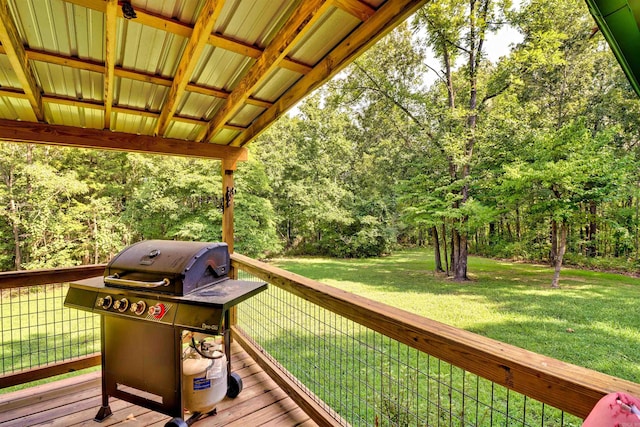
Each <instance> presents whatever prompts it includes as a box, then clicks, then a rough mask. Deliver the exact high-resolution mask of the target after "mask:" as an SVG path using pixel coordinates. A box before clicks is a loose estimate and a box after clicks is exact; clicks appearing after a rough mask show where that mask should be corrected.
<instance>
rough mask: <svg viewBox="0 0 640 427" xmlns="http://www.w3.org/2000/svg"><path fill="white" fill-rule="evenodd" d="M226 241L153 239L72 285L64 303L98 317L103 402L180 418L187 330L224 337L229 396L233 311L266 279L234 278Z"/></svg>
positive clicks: (232, 390)
mask: <svg viewBox="0 0 640 427" xmlns="http://www.w3.org/2000/svg"><path fill="white" fill-rule="evenodd" d="M230 267H231V265H230V259H229V252H228V248H227V245H226V244H225V243H202V242H177V241H164V240H149V241H143V242H140V243H137V244H134V245H131V246H129V247H127V248H126V249H124V250H123V251H122V252H120V253H119V254H118V255H116V256H115V257H114V258H113V259H112V260H111V262H109V264H108V266H107V268H106V270H105V275H104V277H102V276H101V277H94V278H91V279H87V280H83V281H79V282H75V283H71V284H70V286H69V291H68V292H67V296H66V299H65V305H66V306H68V307H73V308H77V309H80V310H85V311H90V312H93V313H97V314H100V315H101V326H102V408H100V410H99V412H98V414H97V415H96V418H95V419H96V421H102V420H104V419H105V418H106V417H108V416H109V415H111V409H110V407H109V396H113V397H117V398H120V399H123V400H126V401H128V402H132V403H134V404H137V405H141V406H144V407H146V408H149V409H152V410H156V411H159V412H162V413H164V414H167V415H171V416H173V417H182V416H183V411H184V406H183V399H182V364H181V357H182V348H183V332H184V331H192V332H201V333H204V334H207V335H223V337H224V346H225V352H226V355H227V387H228V389H227V396H229V397H236V396H237V394H238V393H240V391H241V389H242V381H241V380H240V377H239V376H238V375H237V374H232V373H231V369H230V368H231V358H230V336H229V328H228V327H229V310H230V309H231V307H233V306H235V305H236V304H238V303H240V302H241V301H243V300H245V299H247V298H249V297H251V296H253V295H255V294H257V293H258V292H261V291H263V290H265V289H266V287H267V284H266V283H260V282H247V281H239V280H232V279H230V278H229V276H228V274H229V270H230Z"/></svg>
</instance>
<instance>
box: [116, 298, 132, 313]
mask: <svg viewBox="0 0 640 427" xmlns="http://www.w3.org/2000/svg"><path fill="white" fill-rule="evenodd" d="M113 308H114V309H116V310H118V311H119V312H120V313H124V312H125V311H127V308H129V300H127V299H126V298H122V299H120V300H118V301H116V302H114V303H113Z"/></svg>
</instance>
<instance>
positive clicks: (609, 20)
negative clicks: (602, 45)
mask: <svg viewBox="0 0 640 427" xmlns="http://www.w3.org/2000/svg"><path fill="white" fill-rule="evenodd" d="M586 2H587V5H588V6H589V11H590V12H591V15H593V17H594V19H595V20H596V22H597V24H598V27H599V28H600V31H602V34H603V35H604V37H605V39H606V40H607V42H608V43H609V46H611V50H612V51H613V53H614V55H615V57H616V58H617V60H618V62H619V63H620V66H621V67H622V69H623V71H624V73H625V74H626V76H627V78H628V79H629V82H630V83H631V86H632V87H633V89H634V90H635V91H636V93H637V94H638V95H639V96H640V28H639V21H640V0H615V1H611V0H586Z"/></svg>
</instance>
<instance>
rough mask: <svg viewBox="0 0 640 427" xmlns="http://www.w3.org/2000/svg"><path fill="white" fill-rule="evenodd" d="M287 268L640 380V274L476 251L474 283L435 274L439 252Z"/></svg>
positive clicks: (288, 264)
mask: <svg viewBox="0 0 640 427" xmlns="http://www.w3.org/2000/svg"><path fill="white" fill-rule="evenodd" d="M275 263H276V264H277V265H278V266H280V267H282V268H285V269H287V270H290V271H293V272H295V273H298V274H301V275H303V276H306V277H309V278H312V279H315V280H319V281H321V282H324V283H326V284H329V285H331V286H335V287H338V288H341V289H344V290H346V291H349V292H353V293H355V294H359V295H363V296H366V297H368V298H371V299H374V300H377V301H381V302H384V303H386V304H389V305H391V306H395V307H398V308H402V309H405V310H407V311H410V312H413V313H417V314H420V315H423V316H425V317H428V318H431V319H434V320H437V321H440V322H443V323H446V324H449V325H452V326H456V327H459V328H463V329H466V330H469V331H472V332H476V333H478V334H481V335H484V336H487V337H490V338H493V339H497V340H500V341H503V342H507V343H509V344H513V345H516V346H519V347H522V348H525V349H528V350H531V351H535V352H537V353H541V354H544V355H547V356H550V357H554V358H557V359H560V360H563V361H566V362H569V363H573V364H576V365H580V366H584V367H587V368H591V369H594V370H597V371H601V372H604V373H607V374H610V375H614V376H618V377H621V378H625V379H628V380H631V381H635V382H640V363H639V362H640V316H638V315H637V312H638V311H637V309H636V305H637V302H638V301H640V279H637V278H634V277H629V276H624V275H619V274H612V273H603V272H594V271H584V270H576V269H568V268H565V269H563V271H562V274H561V282H560V283H561V288H560V289H551V288H550V284H551V278H552V275H553V270H552V269H551V268H550V267H547V266H544V265H531V264H522V263H514V262H508V261H496V260H490V259H484V258H476V257H470V259H469V276H470V278H471V280H470V281H468V282H455V281H453V280H451V279H450V278H447V277H445V275H443V274H435V273H434V271H433V270H434V267H433V254H432V252H430V251H428V250H408V251H402V252H398V253H395V254H393V255H392V256H389V257H383V258H376V259H362V260H360V259H353V260H334V259H325V258H299V259H277V260H275Z"/></svg>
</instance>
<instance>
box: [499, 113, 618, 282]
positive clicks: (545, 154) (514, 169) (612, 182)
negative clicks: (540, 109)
mask: <svg viewBox="0 0 640 427" xmlns="http://www.w3.org/2000/svg"><path fill="white" fill-rule="evenodd" d="M612 135H613V133H612V132H611V131H601V132H598V133H597V134H595V135H593V134H592V132H591V131H590V129H588V128H587V127H586V126H585V123H584V122H572V123H568V124H566V125H565V126H563V127H562V128H561V129H559V130H558V131H556V132H544V133H541V134H540V135H538V136H537V138H536V141H535V144H534V147H535V149H534V150H531V152H530V153H529V154H530V157H529V158H527V159H522V160H521V161H520V162H516V163H513V164H509V165H505V175H504V177H503V182H502V185H503V186H504V187H505V189H506V191H510V192H511V193H512V194H516V195H517V197H519V198H520V199H521V200H522V202H523V203H525V202H529V203H531V204H532V205H533V206H535V208H534V209H532V213H536V214H537V217H538V218H539V219H540V220H541V221H544V218H549V220H550V223H551V227H552V229H553V230H554V233H553V236H554V238H555V239H556V241H555V244H556V250H555V257H554V258H552V264H553V266H554V276H553V280H552V283H551V286H552V287H554V288H556V287H558V286H559V278H560V270H561V268H562V262H563V257H564V254H565V252H566V248H567V237H568V235H569V232H570V229H571V228H572V226H574V225H576V224H579V223H580V221H583V220H584V216H583V215H582V209H581V206H582V204H584V203H585V202H589V200H594V199H599V200H604V199H607V198H612V197H614V194H615V192H616V189H617V183H619V182H621V180H622V178H623V176H624V174H625V171H624V168H620V163H616V162H615V161H614V160H615V158H614V155H613V154H614V153H613V150H612V148H611V143H612V140H613V138H612ZM552 243H553V242H552Z"/></svg>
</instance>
